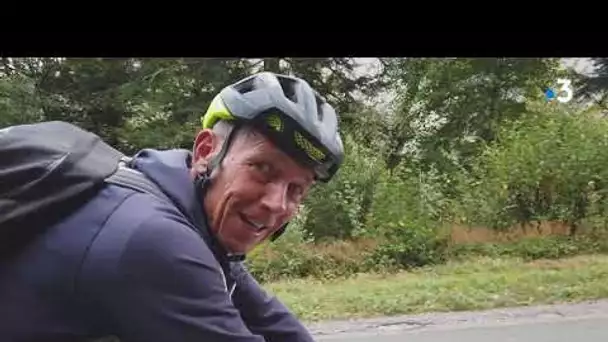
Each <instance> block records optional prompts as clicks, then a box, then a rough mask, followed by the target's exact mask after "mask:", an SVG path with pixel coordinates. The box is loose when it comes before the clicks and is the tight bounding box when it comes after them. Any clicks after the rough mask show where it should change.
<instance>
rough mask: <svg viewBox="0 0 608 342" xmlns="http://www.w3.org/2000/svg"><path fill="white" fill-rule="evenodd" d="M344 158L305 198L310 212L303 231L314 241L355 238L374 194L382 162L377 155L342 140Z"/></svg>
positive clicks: (356, 144)
mask: <svg viewBox="0 0 608 342" xmlns="http://www.w3.org/2000/svg"><path fill="white" fill-rule="evenodd" d="M344 145H345V149H346V159H345V162H344V165H343V166H342V168H341V169H340V171H339V172H338V173H337V174H336V176H335V177H334V179H333V180H332V181H331V182H329V183H328V184H323V185H320V186H318V187H315V188H314V189H313V190H312V191H311V193H310V195H309V197H308V198H307V200H306V207H307V208H308V210H309V212H310V215H308V217H307V220H306V222H305V230H306V231H308V232H310V233H311V234H312V236H314V238H315V240H317V241H327V240H332V239H348V238H351V237H356V236H357V235H358V234H359V232H360V231H361V230H362V229H363V227H364V226H365V217H366V214H367V212H368V211H369V207H370V204H371V201H372V196H373V193H374V185H375V181H376V180H375V178H376V175H377V174H378V172H379V170H380V168H381V167H382V163H381V162H380V155H379V154H378V153H376V152H374V151H373V150H372V149H369V148H365V147H364V146H362V145H360V144H358V143H356V142H355V140H354V139H352V138H351V137H350V136H346V137H345V139H344Z"/></svg>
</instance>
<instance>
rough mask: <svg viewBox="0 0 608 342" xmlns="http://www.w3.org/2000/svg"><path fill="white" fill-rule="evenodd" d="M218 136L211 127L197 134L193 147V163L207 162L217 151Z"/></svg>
mask: <svg viewBox="0 0 608 342" xmlns="http://www.w3.org/2000/svg"><path fill="white" fill-rule="evenodd" d="M217 142H218V137H217V136H216V135H215V133H214V132H213V131H212V130H210V129H204V130H202V131H200V132H199V133H198V134H197V135H196V139H195V140H194V149H193V154H194V155H193V163H194V164H195V165H200V164H207V161H209V160H210V159H211V157H212V156H213V155H214V154H215V153H216V151H215V149H216V146H217Z"/></svg>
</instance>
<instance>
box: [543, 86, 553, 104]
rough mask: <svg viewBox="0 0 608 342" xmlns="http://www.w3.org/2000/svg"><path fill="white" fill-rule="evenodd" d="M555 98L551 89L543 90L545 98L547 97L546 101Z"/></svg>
mask: <svg viewBox="0 0 608 342" xmlns="http://www.w3.org/2000/svg"><path fill="white" fill-rule="evenodd" d="M554 98H555V92H554V91H553V89H551V88H549V89H547V90H546V91H545V99H547V102H551V101H553V99H554Z"/></svg>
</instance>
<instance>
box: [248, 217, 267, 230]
mask: <svg viewBox="0 0 608 342" xmlns="http://www.w3.org/2000/svg"><path fill="white" fill-rule="evenodd" d="M246 219H247V218H246ZM247 222H249V223H250V224H251V225H253V226H254V227H255V228H256V229H257V230H261V229H262V228H264V225H263V224H262V223H258V222H255V221H252V220H250V219H247Z"/></svg>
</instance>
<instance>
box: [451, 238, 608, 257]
mask: <svg viewBox="0 0 608 342" xmlns="http://www.w3.org/2000/svg"><path fill="white" fill-rule="evenodd" d="M607 252H608V241H607V240H606V236H603V237H602V238H599V236H594V235H581V236H575V237H571V236H546V237H534V238H525V239H522V240H519V241H514V242H509V243H467V244H458V245H453V246H451V247H450V250H449V253H448V254H449V257H450V258H453V259H466V258H469V257H473V256H487V257H519V258H522V259H523V260H526V261H530V260H537V259H559V258H564V257H570V256H575V255H580V254H593V253H607Z"/></svg>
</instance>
